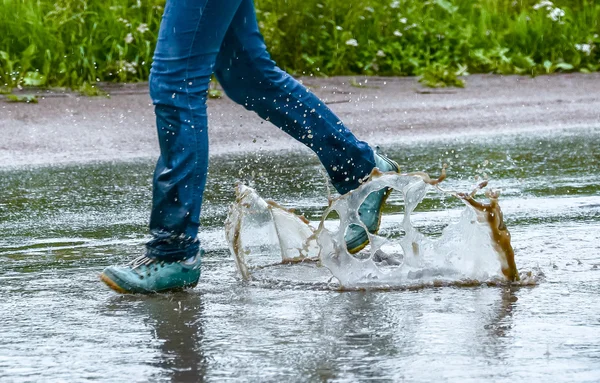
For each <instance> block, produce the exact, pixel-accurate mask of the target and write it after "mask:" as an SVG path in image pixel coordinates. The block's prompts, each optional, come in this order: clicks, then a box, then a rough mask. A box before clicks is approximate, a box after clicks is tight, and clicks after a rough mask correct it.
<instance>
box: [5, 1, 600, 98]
mask: <svg viewBox="0 0 600 383" xmlns="http://www.w3.org/2000/svg"><path fill="white" fill-rule="evenodd" d="M0 4H1V6H0V79H1V83H2V84H4V88H9V89H10V88H13V87H16V86H18V85H21V86H26V85H35V86H68V87H75V88H79V87H82V86H84V87H85V88H89V87H90V86H91V85H93V84H94V83H95V82H97V81H121V82H124V81H127V82H131V81H144V80H146V79H147V77H148V73H149V69H150V63H151V59H152V51H153V49H154V44H155V42H156V34H157V30H158V27H159V22H160V16H161V14H162V10H163V6H164V0H144V1H141V0H104V1H93V0H53V1H49V0H37V1H34V0H0ZM256 5H257V8H258V18H259V21H260V25H261V29H262V32H263V34H264V36H265V39H266V41H267V44H268V46H269V49H270V51H271V53H272V56H273V57H274V58H275V60H276V61H277V62H278V64H279V65H280V66H281V67H283V68H285V69H286V70H288V71H290V72H292V73H294V74H315V75H319V74H321V75H345V74H380V75H423V74H425V77H428V78H430V79H431V81H433V82H435V81H436V79H438V78H439V79H441V80H442V81H446V82H448V81H450V82H451V81H452V78H453V76H454V74H456V73H459V74H460V73H468V72H470V73H480V72H484V73H488V72H495V73H503V74H508V73H525V74H533V75H536V74H543V73H552V72H554V71H557V70H559V71H584V72H585V71H597V70H599V69H600V37H599V34H600V25H599V21H600V2H597V1H593V0H563V1H560V0H556V1H554V2H550V1H547V0H546V1H543V0H536V1H530V0H514V1H513V0H430V1H424V0H286V1H282V0H256Z"/></svg>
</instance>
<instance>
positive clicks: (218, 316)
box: [0, 129, 600, 382]
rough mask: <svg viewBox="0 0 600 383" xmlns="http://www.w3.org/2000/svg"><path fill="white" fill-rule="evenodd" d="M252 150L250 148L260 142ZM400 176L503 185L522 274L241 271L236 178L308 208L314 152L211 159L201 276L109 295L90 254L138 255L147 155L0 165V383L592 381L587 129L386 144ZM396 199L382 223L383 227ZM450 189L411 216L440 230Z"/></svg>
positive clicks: (595, 282) (592, 157) (453, 207)
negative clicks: (448, 278) (404, 287)
mask: <svg viewBox="0 0 600 383" xmlns="http://www.w3.org/2000/svg"><path fill="white" fill-rule="evenodd" d="M257 149H258V146H257ZM386 149H387V153H388V154H389V155H390V156H392V157H393V158H395V159H397V160H398V162H400V163H401V164H402V165H403V171H428V172H431V173H432V174H436V173H437V172H438V171H439V169H440V168H441V164H442V163H444V162H446V163H448V164H449V165H450V166H449V169H448V181H445V182H447V184H446V186H448V187H453V188H457V189H464V190H468V189H469V188H470V187H471V186H472V185H473V184H474V183H475V182H476V181H475V179H474V175H478V176H479V177H480V179H481V178H485V177H488V178H490V180H491V181H490V184H491V185H492V186H494V187H496V188H501V189H502V190H503V194H502V197H501V205H502V208H503V211H504V215H505V217H504V218H505V222H506V224H507V225H508V227H509V228H510V230H511V234H512V237H513V246H514V249H515V253H516V260H517V266H518V267H519V269H520V270H521V271H523V270H536V271H541V272H542V273H543V274H545V278H544V279H543V280H542V281H541V282H540V283H539V284H538V285H537V286H534V287H520V288H502V287H484V286H482V287H475V288H452V287H445V288H425V289H420V290H416V291H412V290H411V291H392V292H344V293H340V292H336V291H332V290H328V289H323V288H318V287H316V288H315V287H311V285H306V284H304V283H301V282H302V278H303V274H302V269H298V268H296V269H294V272H293V273H285V270H282V275H283V274H285V278H283V277H282V282H280V283H261V282H253V283H250V284H245V283H242V282H240V281H239V279H238V278H237V275H236V271H235V266H234V263H233V260H232V259H231V257H230V255H229V253H228V250H227V247H226V243H225V239H224V233H223V227H222V226H223V221H224V219H225V216H226V211H227V206H228V204H229V203H230V202H231V201H232V199H233V195H234V194H233V187H232V185H233V184H234V182H235V181H236V180H238V179H241V180H244V181H246V182H248V183H249V184H250V185H251V186H253V187H254V188H256V189H257V190H258V191H259V192H260V194H261V195H262V196H264V197H266V198H272V199H275V200H277V201H278V202H280V203H281V204H283V205H285V206H287V207H296V208H298V210H299V211H300V212H301V213H304V214H305V215H306V216H307V217H308V218H309V219H312V220H317V219H318V218H319V216H320V214H321V213H322V212H323V210H324V207H325V204H326V188H325V184H324V182H323V177H322V176H321V175H319V173H318V172H319V170H318V169H319V166H318V163H317V162H316V160H315V158H314V157H312V156H307V155H306V154H305V153H280V154H273V153H261V152H260V151H259V150H257V151H256V152H255V153H254V154H252V155H249V156H235V157H231V156H227V157H215V158H213V159H212V165H211V171H210V181H209V184H208V186H207V193H206V197H205V200H206V204H205V207H204V212H203V225H204V230H203V232H202V233H201V239H202V241H203V246H204V248H205V249H206V251H207V254H206V257H205V263H204V266H203V276H202V280H201V283H200V284H199V285H198V287H197V288H196V289H194V290H192V291H190V292H188V293H177V294H166V295H156V296H151V297H142V296H119V295H116V294H115V293H113V292H112V291H109V290H108V289H107V288H106V287H105V286H104V285H102V284H101V282H100V281H99V280H98V275H99V273H100V272H101V270H102V269H103V267H105V266H107V265H109V264H112V263H118V262H124V261H127V260H128V259H131V258H132V257H134V256H136V255H138V254H139V252H140V251H141V245H142V244H143V242H144V241H145V240H146V239H147V237H146V236H145V230H146V221H147V215H148V210H149V202H150V195H151V190H150V179H151V178H150V177H151V172H152V168H153V164H152V163H150V162H135V163H101V164H91V165H80V166H77V165H73V166H61V167H36V168H31V169H24V168H22V169H12V170H3V171H0V186H1V190H2V193H1V194H0V232H1V233H2V236H1V237H0V261H1V263H0V381H3V382H4V381H8V382H12V381H15V382H21V381H69V382H74V381H83V380H89V379H94V380H99V381H103V382H110V381H114V382H121V381H124V380H127V381H140V382H143V381H223V380H226V379H227V380H234V381H274V382H281V381H340V382H354V381H367V380H371V381H382V382H386V381H389V382H402V381H406V382H431V381H461V382H480V381H483V380H489V381H499V382H502V381H507V382H508V381H515V380H522V381H552V382H597V381H600V176H599V175H598V169H599V166H600V165H599V164H600V129H585V130H576V131H574V130H570V131H564V132H553V133H551V134H550V133H548V134H544V133H536V134H535V135H528V136H527V137H519V136H510V137H502V136H497V137H496V136H487V137H480V138H475V139H473V138H469V137H455V138H452V139H444V140H441V139H440V140H439V141H414V142H411V143H407V144H405V145H403V146H394V147H390V148H386ZM401 211H402V204H401V203H400V201H399V198H398V196H395V194H392V195H391V197H390V199H389V203H388V207H387V210H386V216H385V219H384V220H383V223H382V231H383V232H384V233H387V234H388V235H390V236H394V235H395V233H394V228H395V227H397V225H396V223H397V220H398V219H400V218H399V217H401V214H400V213H401ZM459 211H460V209H459V205H458V202H457V201H455V200H453V199H443V198H442V199H440V198H439V197H438V196H436V195H430V196H428V197H426V199H425V200H424V201H423V203H421V204H420V205H419V210H418V212H417V213H416V214H415V215H414V216H413V222H414V224H415V226H417V227H418V228H419V230H421V231H422V232H423V233H426V234H428V235H431V236H437V235H439V234H440V233H441V230H442V229H443V225H444V222H447V219H448V217H453V216H457V215H458V212H459Z"/></svg>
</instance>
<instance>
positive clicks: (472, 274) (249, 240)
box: [226, 169, 536, 289]
mask: <svg viewBox="0 0 600 383" xmlns="http://www.w3.org/2000/svg"><path fill="white" fill-rule="evenodd" d="M445 176H446V174H445V169H444V170H443V171H442V175H441V176H440V178H438V179H431V178H430V177H429V175H427V174H426V173H409V174H397V173H381V172H379V171H378V170H377V169H376V170H374V171H373V173H372V174H371V175H370V177H369V180H368V182H365V183H363V184H362V185H361V186H360V187H359V188H358V189H356V190H354V191H352V192H350V193H348V194H345V195H343V196H341V197H339V198H337V199H333V200H330V201H329V206H328V207H327V209H326V210H325V212H324V214H323V218H322V219H321V221H320V222H319V223H318V225H316V227H315V226H311V225H310V223H309V222H308V221H307V220H306V218H304V217H302V216H299V215H296V214H294V212H293V211H292V210H288V209H285V208H283V207H281V206H279V205H278V204H276V203H275V202H271V201H269V202H267V201H265V200H263V199H262V198H261V197H260V196H259V195H258V194H257V193H256V191H254V190H253V189H251V188H249V187H247V186H244V185H238V186H237V189H236V196H237V197H236V202H235V203H234V204H232V205H231V207H230V209H229V214H228V217H227V222H226V236H227V240H228V243H229V244H230V250H231V253H232V254H233V256H234V258H235V260H236V265H237V268H238V270H239V272H240V274H241V276H242V278H243V279H245V280H251V279H253V277H254V274H255V273H256V271H257V270H261V269H264V268H266V267H272V266H274V265H281V264H282V263H298V262H307V261H309V260H311V261H318V265H320V266H324V268H326V269H327V270H329V273H326V275H328V276H329V277H331V276H333V277H334V278H335V279H336V280H337V281H338V282H339V287H340V288H343V289H357V288H358V289H360V288H378V289H387V288H407V287H412V288H418V287H419V286H428V285H435V286H445V285H466V286H472V285H478V284H482V283H485V284H488V285H496V284H506V283H517V282H518V281H519V280H520V279H521V276H520V275H519V273H518V271H517V267H516V264H515V261H514V251H513V249H512V246H511V244H510V233H509V232H508V229H507V228H506V226H505V225H504V222H503V216H502V211H501V209H500V205H499V203H498V196H499V193H498V192H496V191H492V190H488V191H487V192H486V196H487V197H488V199H489V203H484V202H480V201H477V200H476V199H475V195H476V193H477V192H478V191H479V190H481V189H482V188H484V187H485V186H487V183H485V182H484V183H482V184H480V185H478V187H477V188H476V189H475V190H474V191H472V192H471V193H459V192H455V191H448V190H444V189H442V188H441V187H440V186H439V184H440V182H442V181H443V180H444V178H445ZM383 188H392V189H394V190H396V191H399V192H400V193H402V197H403V201H404V207H405V209H404V216H403V219H402V221H401V223H400V227H399V229H400V230H399V231H400V232H402V233H403V235H402V237H401V238H400V239H389V238H385V237H383V236H379V235H374V234H371V233H369V234H368V235H369V241H370V245H369V246H368V247H367V248H365V249H364V250H363V251H361V252H359V253H358V254H350V253H349V252H348V251H347V249H346V244H345V240H344V234H345V232H346V230H347V228H348V227H349V226H350V225H359V226H361V227H363V229H365V230H366V227H365V226H364V224H363V223H362V222H361V221H360V219H359V215H358V207H359V206H360V205H361V204H362V202H363V201H364V200H365V198H366V197H367V196H368V195H369V194H370V193H372V192H375V191H377V190H381V189H383ZM430 191H431V192H436V193H444V194H447V195H451V196H454V197H455V198H459V199H460V200H461V201H463V202H464V204H465V207H464V209H463V211H462V213H461V215H460V218H459V219H458V221H456V222H450V223H449V224H448V225H447V226H446V227H445V228H444V230H443V231H442V233H441V236H439V237H437V238H431V237H428V236H426V235H424V234H423V233H421V232H420V231H419V230H418V229H417V228H415V227H414V226H413V224H412V222H411V214H412V213H413V212H414V210H415V208H416V207H417V206H418V204H419V203H420V202H421V201H422V200H423V198H424V197H425V195H426V194H427V193H428V192H430ZM334 211H335V212H336V213H337V216H338V217H339V218H338V221H332V220H330V219H327V218H328V217H329V216H330V215H332V213H333V212H334ZM336 223H337V224H336ZM298 278H300V279H302V275H299V276H298ZM299 282H301V281H299ZM535 282H536V277H534V276H532V275H531V273H524V274H523V280H522V281H521V282H519V284H535Z"/></svg>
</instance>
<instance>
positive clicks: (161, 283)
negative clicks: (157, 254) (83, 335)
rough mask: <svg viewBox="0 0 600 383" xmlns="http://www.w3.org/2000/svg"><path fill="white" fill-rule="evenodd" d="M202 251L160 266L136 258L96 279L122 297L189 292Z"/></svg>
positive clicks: (198, 271)
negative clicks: (177, 291)
mask: <svg viewBox="0 0 600 383" xmlns="http://www.w3.org/2000/svg"><path fill="white" fill-rule="evenodd" d="M203 255H204V251H202V250H200V253H199V254H197V255H195V256H193V257H191V258H188V259H186V260H183V261H177V262H162V261H159V260H156V259H152V258H148V257H146V256H145V255H143V256H141V257H138V258H136V259H134V260H133V261H131V262H130V263H128V264H127V265H125V266H110V267H107V268H106V269H105V270H104V272H103V273H102V274H101V275H100V279H101V280H102V281H103V282H104V283H106V284H107V285H108V287H110V288H111V289H113V290H115V291H117V292H119V293H123V294H151V293H158V292H164V291H170V290H182V289H185V288H193V287H196V285H197V284H198V280H199V279H200V264H201V261H202V256H203Z"/></svg>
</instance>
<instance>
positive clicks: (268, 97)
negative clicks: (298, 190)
mask: <svg viewBox="0 0 600 383" xmlns="http://www.w3.org/2000/svg"><path fill="white" fill-rule="evenodd" d="M215 74H216V76H217V79H218V80H219V82H220V84H221V85H222V86H223V89H224V91H225V93H226V94H227V96H228V97H230V98H231V99H232V100H234V101H235V102H237V103H239V104H241V105H243V106H244V107H245V108H246V109H249V110H252V111H254V112H256V113H257V114H258V115H259V116H261V117H262V118H264V119H265V120H268V121H271V122H272V123H273V124H275V125H276V126H278V127H279V128H281V129H282V130H283V131H285V132H286V133H288V134H289V135H291V136H292V137H294V138H295V139H296V140H298V141H300V142H302V143H303V144H304V145H306V146H307V147H309V148H310V149H312V150H313V151H314V152H315V153H316V154H317V156H318V157H319V159H320V160H321V163H322V164H323V165H324V167H325V169H326V170H327V172H328V174H329V176H330V177H331V180H332V182H333V185H334V186H335V188H336V189H337V190H338V191H339V192H340V193H341V194H345V193H347V192H349V191H350V190H353V189H355V188H357V187H358V186H359V184H360V180H361V179H362V178H364V177H365V176H368V175H369V173H371V170H372V169H373V168H374V167H375V159H374V155H373V150H372V149H371V147H370V146H369V145H368V144H367V143H365V142H363V141H360V140H358V139H357V138H356V137H355V136H354V135H353V134H352V133H351V132H350V130H348V129H347V128H346V127H345V126H344V124H343V123H342V121H340V119H339V118H338V117H337V116H336V115H335V114H334V113H333V112H332V111H331V110H330V109H329V108H328V107H327V106H326V105H325V103H324V102H323V101H321V100H319V99H318V98H317V97H316V96H315V95H314V94H313V93H311V92H310V91H309V90H308V89H307V88H306V87H304V86H303V85H302V84H300V83H299V82H298V81H296V80H295V79H294V78H293V77H292V76H290V75H289V74H287V73H286V72H284V71H283V70H281V69H279V68H278V67H277V66H276V65H275V62H273V61H272V60H271V58H270V56H269V53H268V52H267V49H266V46H265V44H264V41H263V38H262V36H261V34H260V32H259V29H258V23H257V21H256V15H255V11H254V3H253V1H252V0H242V3H241V4H240V7H239V9H238V11H237V13H236V15H235V17H234V19H233V21H232V23H231V26H230V28H229V30H228V31H227V34H226V36H225V39H224V40H223V45H222V47H221V51H220V53H219V55H218V57H217V62H216V67H215Z"/></svg>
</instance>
